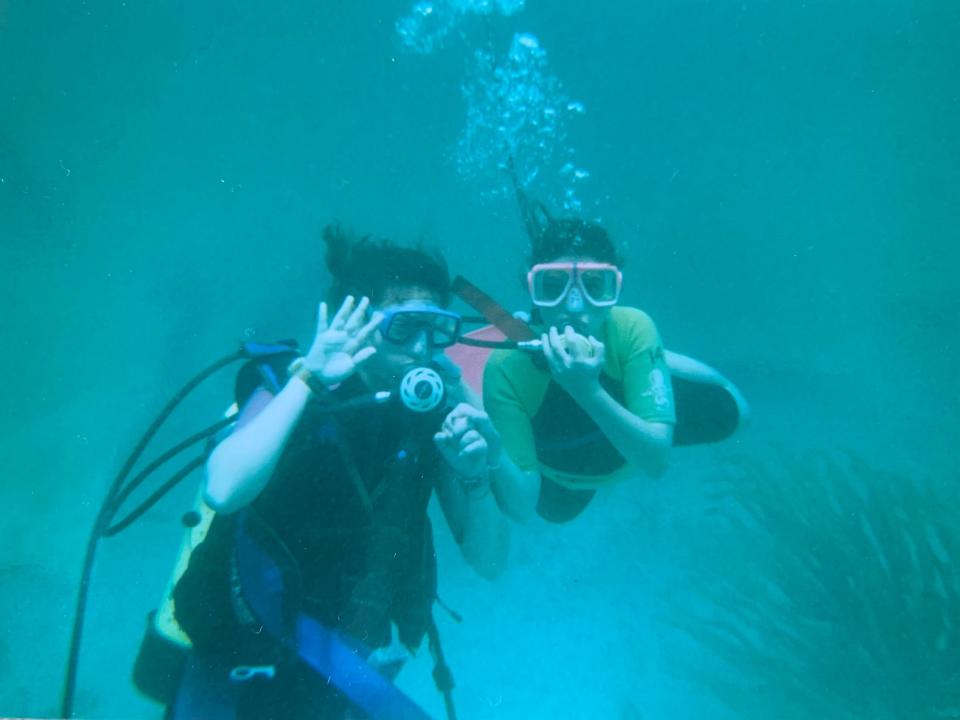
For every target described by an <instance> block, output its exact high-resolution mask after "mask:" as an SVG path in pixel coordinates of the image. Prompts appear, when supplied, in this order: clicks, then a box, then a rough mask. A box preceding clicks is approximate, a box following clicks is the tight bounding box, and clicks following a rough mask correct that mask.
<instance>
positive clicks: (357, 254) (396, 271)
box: [323, 223, 450, 308]
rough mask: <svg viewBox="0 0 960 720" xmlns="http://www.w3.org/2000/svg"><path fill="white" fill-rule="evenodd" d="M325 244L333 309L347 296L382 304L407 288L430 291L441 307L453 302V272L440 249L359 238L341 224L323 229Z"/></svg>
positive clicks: (329, 295) (329, 299)
mask: <svg viewBox="0 0 960 720" xmlns="http://www.w3.org/2000/svg"><path fill="white" fill-rule="evenodd" d="M323 241H324V242H325V243H326V245H327V254H326V264H327V270H329V271H330V275H331V276H332V278H333V282H332V283H331V284H330V289H329V290H328V291H327V303H328V304H329V305H330V306H331V307H332V308H336V307H339V306H340V304H341V303H342V302H343V299H344V298H345V297H346V296H347V295H353V296H354V297H356V298H360V297H363V296H366V297H369V298H370V302H371V303H373V304H374V305H379V304H381V303H382V302H383V300H384V298H385V297H386V295H387V293H388V292H389V291H390V290H392V289H397V288H406V287H419V288H423V289H425V290H428V291H429V292H430V293H431V294H433V295H434V297H436V299H437V302H438V303H439V304H440V306H441V307H446V306H447V305H448V304H449V303H450V272H449V270H448V269H447V262H446V260H444V258H443V256H442V255H441V254H440V253H439V252H438V251H436V250H427V249H425V248H424V247H422V246H421V245H417V246H416V247H403V246H401V245H397V244H396V243H393V242H391V241H390V240H383V239H375V238H372V237H370V236H363V237H357V236H355V235H353V234H351V233H349V232H347V231H345V230H344V229H343V228H342V227H341V226H340V225H339V223H331V224H329V225H327V226H326V227H325V228H324V229H323Z"/></svg>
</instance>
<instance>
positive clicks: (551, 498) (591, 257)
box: [483, 193, 676, 523]
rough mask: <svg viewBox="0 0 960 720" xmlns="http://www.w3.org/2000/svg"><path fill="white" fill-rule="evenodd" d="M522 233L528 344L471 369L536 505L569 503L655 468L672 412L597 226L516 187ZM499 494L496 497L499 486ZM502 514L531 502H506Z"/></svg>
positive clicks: (559, 517) (662, 461) (567, 510)
mask: <svg viewBox="0 0 960 720" xmlns="http://www.w3.org/2000/svg"><path fill="white" fill-rule="evenodd" d="M518 195H519V196H520V198H521V209H522V210H523V211H524V221H525V224H526V226H527V231H528V234H529V235H530V238H531V243H532V246H533V247H532V255H531V258H530V263H529V265H528V272H527V285H528V290H529V293H530V301H531V303H532V305H533V313H532V318H531V325H532V327H533V329H534V331H535V332H537V333H538V334H539V337H540V347H539V351H538V352H537V353H536V354H533V355H531V354H530V353H529V352H527V351H521V350H496V351H494V352H493V353H492V354H491V356H490V358H489V360H488V362H487V365H486V368H485V370H484V375H483V406H484V409H485V410H486V411H487V412H488V413H489V414H490V417H491V419H492V420H493V423H494V425H495V426H496V428H497V430H498V431H499V432H500V435H501V437H502V438H503V448H504V451H505V453H506V455H507V457H508V458H509V459H510V460H511V461H512V463H508V464H515V466H516V467H517V468H518V469H519V471H520V473H522V474H523V475H524V476H525V477H526V480H527V482H528V483H539V488H540V490H539V495H538V497H537V500H536V512H537V513H538V514H539V515H540V516H542V517H543V518H545V519H546V520H549V521H551V522H557V523H562V522H567V521H569V520H572V519H573V518H575V517H576V516H577V515H579V514H580V513H581V512H582V511H583V510H584V508H585V507H586V506H587V504H588V503H589V502H590V500H591V499H592V498H593V496H594V495H595V493H596V491H597V488H599V487H601V486H602V485H604V484H606V483H609V482H611V481H613V480H615V479H617V478H621V477H624V476H628V475H631V474H644V475H647V476H651V477H656V476H658V475H660V474H661V473H662V472H663V471H664V470H665V468H666V465H667V459H668V455H669V452H670V447H671V444H672V440H673V425H674V423H675V422H676V413H675V409H674V402H673V389H672V385H671V379H670V373H669V370H668V368H667V364H666V362H665V359H664V350H663V346H662V344H661V341H660V337H659V334H658V332H657V329H656V326H655V325H654V323H653V321H652V320H651V319H650V317H649V316H648V315H647V314H645V313H644V312H642V311H640V310H638V309H635V308H630V307H620V306H618V305H617V302H618V300H619V297H620V290H621V285H622V274H621V271H620V265H621V262H620V259H619V257H618V255H617V252H616V249H615V248H614V246H613V243H612V242H611V240H610V237H609V235H608V234H607V232H606V230H605V229H604V228H603V227H601V226H600V225H597V224H595V223H589V222H584V221H582V220H578V219H554V218H551V217H550V216H549V215H548V214H547V213H546V212H545V211H544V210H543V209H542V207H540V208H539V210H540V215H541V216H542V219H540V220H538V218H537V217H536V216H535V214H534V212H533V210H534V209H535V208H533V207H532V205H531V204H530V203H529V201H527V199H526V198H525V196H523V195H522V193H518ZM501 501H503V498H501ZM510 512H511V515H513V516H522V515H524V514H526V515H528V516H529V515H530V514H532V508H531V507H523V506H516V505H514V506H512V507H510Z"/></svg>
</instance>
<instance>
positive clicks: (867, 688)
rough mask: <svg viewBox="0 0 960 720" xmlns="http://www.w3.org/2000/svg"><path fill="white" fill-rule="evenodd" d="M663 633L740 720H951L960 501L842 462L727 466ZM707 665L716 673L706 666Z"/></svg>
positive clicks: (958, 701) (957, 648)
mask: <svg viewBox="0 0 960 720" xmlns="http://www.w3.org/2000/svg"><path fill="white" fill-rule="evenodd" d="M716 489H717V495H716V511H715V514H714V515H713V519H714V520H716V523H715V524H712V525H711V527H710V530H709V531H707V532H704V533H702V534H701V535H700V537H699V539H695V540H693V544H692V545H691V547H690V550H691V551H692V552H693V554H692V555H691V557H690V560H691V568H692V569H691V572H690V573H689V576H688V577H687V578H686V581H685V583H684V587H683V590H682V591H680V590H677V589H676V588H674V589H673V590H671V591H670V592H669V593H668V594H667V597H665V598H664V599H665V605H664V607H665V608H666V610H665V613H666V618H665V619H666V620H667V621H668V622H669V624H671V625H672V626H674V627H675V628H677V629H678V630H680V631H681V632H682V633H683V634H684V635H686V636H687V637H688V638H689V639H691V640H692V641H693V642H694V643H695V645H696V646H697V647H699V648H700V649H701V650H705V651H706V652H707V657H708V658H712V660H711V661H709V662H707V663H703V662H700V663H694V662H692V658H691V655H690V654H688V655H687V656H686V657H685V658H684V659H683V660H684V661H682V662H681V661H680V660H681V659H680V658H679V657H678V654H677V653H676V652H674V653H672V654H671V655H670V656H668V657H670V661H669V665H670V666H671V667H670V669H671V671H672V672H674V673H676V674H679V675H681V676H682V677H684V678H685V679H686V680H688V681H693V682H695V683H698V684H700V685H701V686H705V687H706V688H707V689H709V690H710V691H712V692H713V693H714V694H715V695H716V697H717V698H719V699H720V700H721V701H722V702H723V703H724V704H726V705H727V706H728V707H729V708H730V709H731V711H732V712H733V714H734V716H736V717H737V718H745V719H748V720H749V719H750V718H765V719H766V718H774V717H775V718H784V719H786V718H811V717H817V718H824V719H825V720H832V719H836V720H852V719H853V718H870V719H871V720H886V719H890V720H894V719H896V720H925V719H929V720H934V719H935V718H936V719H940V720H942V719H943V718H960V572H958V569H957V567H956V562H957V561H958V560H960V491H958V485H957V483H956V481H952V482H938V481H934V480H923V481H921V480H917V479H914V478H910V477H903V476H899V475H897V474H894V473H890V472H883V471H878V470H876V469H873V468H871V467H868V466H867V465H866V464H865V463H864V462H862V461H860V460H858V459H856V458H850V459H847V460H846V461H844V462H840V461H838V460H836V459H832V458H823V457H821V458H817V459H814V460H804V461H792V462H790V463H788V464H787V465H786V467H785V468H784V469H782V470H780V471H777V472H771V471H770V470H769V469H768V468H766V467H763V466H761V465H758V464H756V463H749V462H741V463H738V464H737V465H736V466H735V467H734V468H732V469H731V471H730V472H728V473H726V474H725V475H724V477H722V478H721V479H720V480H718V481H717V483H716ZM714 661H715V662H714Z"/></svg>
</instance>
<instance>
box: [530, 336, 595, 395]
mask: <svg viewBox="0 0 960 720" xmlns="http://www.w3.org/2000/svg"><path fill="white" fill-rule="evenodd" d="M540 342H541V345H542V347H543V356H544V357H545V358H546V359H547V366H548V367H549V368H550V374H551V375H552V376H553V379H554V380H555V381H556V382H557V384H558V385H559V386H560V387H562V388H563V389H564V390H566V391H567V392H568V393H570V395H571V396H572V397H573V398H574V399H576V398H577V397H581V396H583V395H587V394H590V393H594V392H596V391H597V390H599V389H600V371H601V370H602V369H603V364H604V361H605V358H606V347H605V346H604V344H603V343H602V342H600V341H599V340H597V339H596V338H595V337H593V336H592V335H591V336H590V337H584V336H583V335H580V334H579V333H577V332H575V331H574V329H573V328H572V327H570V326H569V325H567V326H566V327H565V328H564V330H563V334H561V333H560V331H559V330H557V328H556V327H551V328H550V332H549V333H544V334H543V336H542V337H541V338H540Z"/></svg>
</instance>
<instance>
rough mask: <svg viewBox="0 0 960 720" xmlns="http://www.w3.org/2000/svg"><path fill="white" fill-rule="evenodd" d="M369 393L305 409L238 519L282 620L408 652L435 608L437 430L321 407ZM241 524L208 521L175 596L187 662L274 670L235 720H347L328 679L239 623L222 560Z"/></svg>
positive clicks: (355, 389) (337, 396)
mask: <svg viewBox="0 0 960 720" xmlns="http://www.w3.org/2000/svg"><path fill="white" fill-rule="evenodd" d="M364 392H366V390H365V388H364V387H363V385H362V383H361V382H360V381H359V380H358V379H356V378H353V379H351V380H349V381H347V382H345V383H344V384H343V385H341V386H340V387H339V388H338V389H337V390H336V391H335V392H334V393H332V395H330V396H328V397H325V398H322V399H317V398H316V397H314V398H311V400H310V401H309V402H308V405H307V407H306V408H305V410H304V413H303V417H302V418H301V420H300V421H299V422H298V424H297V426H296V428H295V429H294V431H293V434H292V436H291V438H290V440H289V442H288V443H287V446H286V448H285V449H284V451H283V454H282V456H281V458H280V460H279V462H278V465H277V468H276V471H275V472H274V475H273V477H272V478H271V480H270V482H269V483H268V485H267V486H266V487H265V488H264V490H263V492H261V494H260V495H259V496H258V497H257V498H256V499H255V500H254V501H253V502H252V503H251V504H250V506H248V507H247V508H245V509H244V510H242V511H240V513H245V515H244V518H245V520H244V526H245V527H250V528H253V530H254V532H255V533H256V536H257V537H256V540H257V542H258V544H260V545H261V546H263V547H264V549H265V550H267V551H268V553H269V554H270V555H271V556H272V557H273V558H274V559H275V560H276V561H277V563H278V565H280V566H281V567H282V568H283V570H284V573H283V574H284V584H285V587H286V588H287V596H288V598H287V600H286V605H287V606H289V608H291V612H294V613H295V612H298V611H299V612H305V613H308V614H309V615H311V616H312V617H314V618H315V619H316V620H318V621H319V622H320V623H322V624H323V625H325V626H326V627H328V628H333V629H337V630H340V631H342V632H343V633H345V634H346V635H348V636H350V637H352V638H355V639H357V640H359V641H361V642H363V643H364V644H365V645H366V646H367V647H369V648H375V647H378V646H383V645H386V644H388V643H389V641H390V623H391V621H392V622H393V623H394V624H396V625H397V627H398V629H399V632H400V638H401V640H402V641H403V642H404V644H406V645H408V646H411V647H414V646H417V645H419V643H420V641H421V640H422V637H423V635H424V633H425V632H426V630H427V627H428V624H429V622H430V612H431V606H432V603H433V600H434V598H435V597H436V576H435V571H436V566H435V556H434V550H433V542H432V534H431V528H430V523H429V520H428V518H427V512H426V511H427V504H428V502H429V499H430V494H431V492H432V490H433V486H434V479H435V477H436V473H437V471H438V469H439V463H440V462H441V460H440V456H439V453H438V452H437V450H436V448H435V446H434V444H433V442H432V439H431V436H432V434H433V432H435V430H436V429H437V427H438V426H439V418H437V417H436V416H434V417H423V416H413V415H412V414H411V413H409V412H408V411H405V410H404V409H402V408H399V407H396V406H392V405H386V406H378V405H373V406H370V405H368V406H365V407H360V408H353V409H351V410H346V411H341V412H339V413H335V414H333V413H330V412H329V411H328V410H327V409H326V407H328V406H329V405H330V404H331V403H334V402H338V401H341V400H343V399H346V398H349V397H354V396H356V395H358V394H362V393H364ZM240 393H241V395H242V394H243V393H244V391H243V390H242V389H241V390H240ZM239 399H240V400H244V399H245V398H243V397H240V398H239ZM238 516H239V513H238V514H236V515H231V516H218V517H216V518H214V521H213V523H212V525H211V527H210V530H209V532H208V535H207V538H206V539H205V540H204V542H203V543H202V544H201V545H200V546H199V547H198V548H197V549H196V550H195V551H194V553H193V555H192V557H191V560H190V564H189V567H188V569H187V571H186V573H185V574H184V576H183V577H182V578H181V580H180V581H179V582H178V584H177V586H176V588H175V590H174V602H175V605H176V617H177V620H178V622H179V623H180V625H181V626H182V627H183V629H184V630H185V631H186V632H187V634H188V635H189V636H190V638H191V640H192V642H193V645H194V662H195V663H196V662H197V661H202V662H203V663H205V667H206V668H208V669H209V668H213V672H214V673H215V674H216V676H217V677H219V676H220V675H222V673H223V672H224V671H226V672H229V670H230V669H231V668H233V667H236V666H238V665H247V666H250V665H261V664H273V665H275V666H276V668H277V674H276V677H275V678H274V679H273V680H269V681H267V680H264V681H260V680H257V681H256V682H252V683H245V684H244V687H243V688H242V693H243V695H244V696H245V697H244V698H243V700H242V702H241V703H240V706H241V710H240V712H239V713H238V715H237V717H244V718H254V717H257V718H260V717H273V718H301V717H311V718H342V717H344V713H345V709H346V707H347V706H348V705H349V703H348V702H347V701H346V700H345V699H344V698H343V697H342V696H340V695H339V693H338V692H337V691H336V690H335V689H333V688H332V687H331V686H330V685H329V684H328V683H327V682H326V680H325V679H324V678H321V677H318V676H317V674H316V673H315V672H314V671H312V670H311V669H309V668H308V667H307V666H306V665H304V664H303V663H302V661H298V660H297V659H296V658H295V657H291V654H290V653H289V652H287V653H283V652H281V651H280V649H279V648H278V647H277V643H276V642H275V641H274V640H273V639H271V638H269V637H266V633H263V632H262V631H261V630H258V628H257V626H256V623H255V622H254V623H250V622H249V618H247V620H246V621H244V619H243V617H242V616H243V613H242V612H238V611H237V609H236V608H237V601H236V596H237V588H236V574H235V572H234V571H233V570H232V569H231V568H232V567H233V565H234V564H233V563H232V561H231V553H233V552H235V550H234V544H235V538H236V535H235V533H236V527H237V522H238V521H237V517H238ZM231 584H233V585H234V587H233V588H231ZM351 717H355V715H354V716H351Z"/></svg>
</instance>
